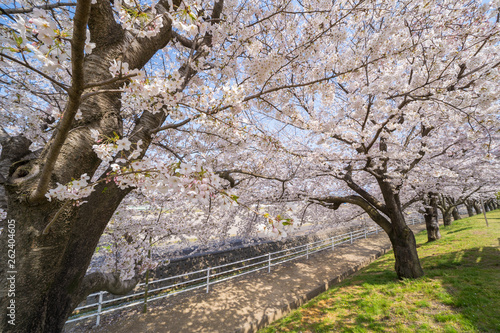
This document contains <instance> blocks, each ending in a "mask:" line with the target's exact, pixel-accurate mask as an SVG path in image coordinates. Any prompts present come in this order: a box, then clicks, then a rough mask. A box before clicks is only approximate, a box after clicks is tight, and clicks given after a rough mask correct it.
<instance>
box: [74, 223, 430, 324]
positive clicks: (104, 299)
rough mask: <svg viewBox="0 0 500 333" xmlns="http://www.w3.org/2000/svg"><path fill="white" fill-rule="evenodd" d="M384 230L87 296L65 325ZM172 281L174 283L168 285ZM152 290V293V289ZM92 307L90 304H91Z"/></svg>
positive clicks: (364, 231) (353, 233)
mask: <svg viewBox="0 0 500 333" xmlns="http://www.w3.org/2000/svg"><path fill="white" fill-rule="evenodd" d="M421 222H423V219H417V218H412V219H410V220H409V223H408V224H410V225H413V224H416V223H421ZM381 230H382V229H381V228H380V227H379V226H375V227H368V228H366V227H365V228H360V229H358V230H353V231H350V232H348V233H345V234H342V235H335V236H332V237H330V238H327V239H324V240H319V241H315V242H312V243H307V244H304V245H299V246H295V247H292V248H289V249H284V250H280V251H275V252H269V253H267V254H263V255H260V256H256V257H252V258H249V259H243V260H239V261H235V262H230V263H227V264H222V265H218V266H215V267H207V268H205V269H202V270H197V271H194V272H188V273H185V274H180V275H176V276H171V277H167V278H162V279H157V280H153V281H149V282H148V284H147V286H146V283H140V284H138V285H137V287H136V291H135V292H134V293H133V294H130V295H126V296H121V297H116V298H115V296H113V294H110V293H108V292H105V291H101V292H98V293H94V294H90V295H88V296H87V301H86V305H83V306H79V307H77V308H76V309H75V310H74V312H73V314H72V316H71V317H70V318H69V320H68V321H66V323H71V322H75V321H79V320H83V319H87V318H91V317H96V325H99V323H100V319H101V315H103V314H106V313H110V312H113V311H116V310H121V309H124V308H128V307H131V306H135V305H140V304H146V303H147V302H150V301H153V300H157V299H161V298H165V297H169V296H173V295H176V294H180V293H183V292H186V291H190V290H194V289H199V288H206V292H207V293H208V292H209V291H210V286H211V285H213V284H215V283H219V282H222V281H226V280H229V279H233V278H235V277H238V276H242V275H245V274H249V273H253V272H257V271H260V270H263V269H267V271H268V272H271V267H272V266H276V265H279V264H282V263H285V262H287V261H290V260H294V259H298V258H301V257H306V258H307V259H309V255H311V254H313V253H316V252H319V251H322V250H326V249H331V250H334V249H335V246H336V245H340V244H344V243H349V244H352V243H353V242H354V241H355V240H357V239H361V238H367V237H368V236H369V235H372V234H378V232H379V231H381ZM170 280H173V281H172V282H171V283H169V282H168V281H170ZM152 285H153V286H154V288H153V289H149V288H150V286H152ZM145 287H147V289H148V293H147V297H144V295H145ZM92 299H93V300H94V302H93V303H90V304H87V303H89V300H90V302H92Z"/></svg>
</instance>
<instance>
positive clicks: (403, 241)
mask: <svg viewBox="0 0 500 333" xmlns="http://www.w3.org/2000/svg"><path fill="white" fill-rule="evenodd" d="M392 224H393V229H392V231H391V232H390V233H389V238H390V240H391V244H392V248H393V250H394V257H395V259H396V264H395V265H394V268H395V270H396V274H397V275H398V277H399V278H400V279H403V278H407V279H414V278H419V277H421V276H423V275H424V271H423V270H422V267H421V266H420V260H419V258H418V253H417V243H416V241H415V236H414V235H413V232H412V231H411V229H410V228H409V227H408V226H407V225H406V224H405V223H404V221H402V224H404V225H395V224H394V222H392ZM398 224H399V223H398Z"/></svg>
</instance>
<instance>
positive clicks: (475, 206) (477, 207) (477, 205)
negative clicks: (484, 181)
mask: <svg viewBox="0 0 500 333" xmlns="http://www.w3.org/2000/svg"><path fill="white" fill-rule="evenodd" d="M474 210H475V211H476V214H481V213H482V212H483V210H482V209H481V205H479V203H478V202H477V201H476V202H474Z"/></svg>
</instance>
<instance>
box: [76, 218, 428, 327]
mask: <svg viewBox="0 0 500 333" xmlns="http://www.w3.org/2000/svg"><path fill="white" fill-rule="evenodd" d="M423 229H425V224H418V225H416V226H414V227H413V230H414V231H415V232H418V231H420V230H423ZM389 249H390V242H389V238H388V237H387V235H385V234H384V233H379V234H378V235H373V236H371V237H369V238H368V239H360V240H357V241H356V242H355V243H354V244H353V245H350V244H346V245H342V246H337V247H336V248H335V251H331V250H326V251H321V252H318V253H315V254H312V255H310V256H309V259H308V260H307V259H305V258H302V259H299V260H295V261H292V262H288V263H285V264H282V265H279V266H276V267H273V268H272V270H271V273H267V271H260V272H256V273H251V274H249V275H246V276H242V277H239V278H236V279H233V280H229V281H225V282H222V283H219V284H215V285H213V286H211V289H210V293H208V294H206V293H205V292H204V290H199V291H192V292H187V293H185V294H180V295H176V296H173V297H169V298H166V299H162V300H158V301H152V302H151V303H149V312H148V313H147V314H143V313H140V312H139V310H138V309H131V310H129V311H126V312H121V313H116V314H114V315H111V314H110V315H103V317H102V319H101V326H99V327H97V328H92V329H90V328H89V327H86V328H84V327H81V328H73V329H70V330H68V332H95V333H97V332H126V333H136V332H137V333H143V332H151V333H152V332H158V333H166V332H172V333H173V332H175V333H177V332H182V333H189V332H208V333H226V332H227V333H229V332H230V333H234V332H254V331H256V329H258V328H261V327H264V326H265V325H267V324H269V323H271V322H273V321H274V320H277V319H279V318H281V317H283V316H284V315H286V314H287V313H288V312H290V311H291V310H293V309H295V308H297V307H298V306H300V305H302V304H304V303H305V302H306V301H307V300H309V299H311V298H312V297H314V296H316V295H318V294H320V293H321V292H323V291H325V290H326V289H328V288H329V287H331V286H332V285H334V284H335V283H338V282H340V281H341V280H343V279H344V278H345V277H346V276H348V275H350V274H352V273H354V272H356V271H357V270H359V269H360V268H362V267H364V266H366V265H367V264H368V263H370V262H372V261H373V260H375V259H376V258H378V257H379V256H380V255H382V254H384V253H385V252H387V251H388V250H389ZM68 328H69V327H68Z"/></svg>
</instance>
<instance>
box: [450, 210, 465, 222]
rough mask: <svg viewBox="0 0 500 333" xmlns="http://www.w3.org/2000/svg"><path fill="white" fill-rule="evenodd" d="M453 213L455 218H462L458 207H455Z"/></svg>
mask: <svg viewBox="0 0 500 333" xmlns="http://www.w3.org/2000/svg"><path fill="white" fill-rule="evenodd" d="M451 213H452V214H453V220H454V221H456V220H460V219H461V218H462V217H461V216H460V213H459V212H458V207H455V208H453V210H452V212H451Z"/></svg>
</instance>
